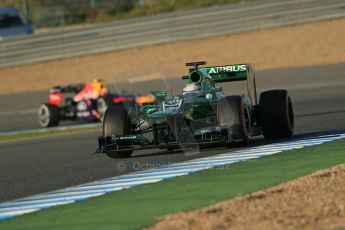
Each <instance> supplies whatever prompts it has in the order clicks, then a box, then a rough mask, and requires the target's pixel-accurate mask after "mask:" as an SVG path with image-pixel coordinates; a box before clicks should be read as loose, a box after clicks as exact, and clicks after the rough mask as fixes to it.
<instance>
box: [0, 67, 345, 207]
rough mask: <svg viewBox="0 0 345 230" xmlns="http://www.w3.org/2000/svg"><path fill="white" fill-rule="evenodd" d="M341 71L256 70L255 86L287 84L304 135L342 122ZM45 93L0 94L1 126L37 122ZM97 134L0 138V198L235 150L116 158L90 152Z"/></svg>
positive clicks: (152, 85)
mask: <svg viewBox="0 0 345 230" xmlns="http://www.w3.org/2000/svg"><path fill="white" fill-rule="evenodd" d="M344 72H345V64H337V65H324V66H317V67H306V68H291V69H276V70H268V71H260V72H257V86H258V91H259V92H261V91H263V90H267V89H279V88H286V89H288V90H289V93H290V95H291V97H292V100H293V103H294V110H295V118H296V125H295V126H296V127H295V133H296V136H305V135H310V134H313V133H318V132H324V131H330V130H336V129H344V128H345V120H344V118H345V102H344V99H345V90H344V87H345V79H344ZM164 84H165V85H168V86H169V87H171V88H173V89H174V90H177V89H181V87H182V86H183V81H181V80H178V79H176V80H169V81H167V82H164ZM143 85H146V86H145V87H143ZM162 85H163V84H162V82H159V81H151V82H148V83H140V84H136V85H130V86H128V85H127V86H126V85H117V86H116V88H121V87H123V88H126V87H128V89H129V88H131V89H132V90H137V91H139V92H140V91H142V92H145V90H153V89H161V88H162ZM164 87H166V86H164ZM232 87H235V89H231V88H232ZM236 87H238V84H231V83H224V84H223V88H224V90H225V91H226V92H229V94H231V93H232V94H235V93H237V92H239V91H238V89H236ZM46 96H47V93H46V92H37V93H30V94H18V95H12V96H10V95H4V96H0V99H1V100H0V108H2V109H3V108H4V107H5V106H4V105H6V110H2V111H1V113H0V127H1V130H0V131H13V130H20V129H29V128H37V127H38V126H37V121H36V119H37V118H36V114H35V113H33V112H31V111H34V109H35V106H37V104H39V103H41V102H42V100H44V98H45V97H46ZM42 97H43V99H42ZM12 102H13V103H12ZM14 102H16V103H14ZM6 111H7V114H6ZM16 111H17V112H16ZM19 111H24V112H22V113H19ZM9 112H13V113H11V114H10V113H9ZM30 112H31V113H30ZM99 134H100V131H96V132H85V133H78V134H68V135H57V136H49V137H41V138H36V139H29V140H21V141H13V142H7V143H0V175H1V176H0V202H1V201H7V200H11V199H15V198H20V197H25V196H28V195H33V194H37V193H42V192H47V191H51V190H55V189H59V188H64V187H67V186H72V185H77V184H81V183H86V182H90V181H94V180H98V179H104V178H108V177H113V176H117V175H121V174H126V173H129V172H133V171H137V170H143V169H147V168H148V167H160V166H161V165H166V164H169V163H172V162H180V161H185V160H189V159H194V158H199V157H204V156H209V155H215V154H219V153H224V152H231V151H233V150H232V149H225V148H217V149H208V150H203V151H201V152H200V153H194V154H190V153H188V152H186V153H184V152H174V153H165V152H160V151H157V150H145V151H138V152H135V154H134V155H133V157H132V158H130V159H121V160H114V159H110V158H107V157H106V156H105V155H101V156H99V155H94V154H93V151H94V150H95V148H96V143H97V136H98V135H99ZM262 143H265V142H264V140H263V139H262V138H257V139H255V140H253V141H252V144H251V145H260V144H262Z"/></svg>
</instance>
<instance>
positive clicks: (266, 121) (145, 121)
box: [96, 62, 294, 158]
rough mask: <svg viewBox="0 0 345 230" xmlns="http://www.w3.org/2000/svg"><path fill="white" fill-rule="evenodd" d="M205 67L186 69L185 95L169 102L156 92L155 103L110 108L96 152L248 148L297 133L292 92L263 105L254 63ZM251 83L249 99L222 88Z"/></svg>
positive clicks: (268, 97) (275, 93) (271, 96)
mask: <svg viewBox="0 0 345 230" xmlns="http://www.w3.org/2000/svg"><path fill="white" fill-rule="evenodd" d="M205 64H206V62H192V63H187V64H186V66H191V68H190V69H189V74H188V76H183V77H182V79H184V80H186V81H187V84H186V87H185V88H184V89H183V91H182V94H180V95H177V96H172V97H171V98H166V95H167V94H166V93H165V92H162V91H159V92H155V93H154V94H155V96H156V98H157V100H156V102H155V103H154V104H147V105H144V106H142V107H138V106H135V105H130V104H122V105H113V106H111V107H109V108H108V109H107V111H106V112H105V115H104V119H103V135H102V136H101V137H99V138H98V148H97V150H96V152H97V153H106V154H107V155H108V156H109V157H112V158H117V157H130V156H131V154H132V153H133V151H134V150H138V149H147V148H161V149H167V150H168V151H171V150H174V149H190V148H199V147H202V146H205V145H215V144H217V145H225V146H243V145H246V144H247V143H248V140H249V138H250V137H253V136H258V135H262V134H263V135H264V137H265V138H266V139H276V138H288V137H290V136H291V135H292V134H293V129H294V115H293V108H292V102H291V99H290V97H289V95H288V92H287V91H286V90H281V89H280V90H269V91H265V92H263V93H261V95H260V99H259V103H258V100H257V95H256V85H255V74H254V70H253V68H252V67H251V65H250V64H236V65H225V66H211V67H200V66H203V65H205ZM245 80H246V81H247V93H244V94H243V95H231V96H228V95H226V94H225V92H223V90H222V88H221V87H219V86H218V85H217V83H221V82H233V81H245ZM145 133H151V134H152V135H150V136H152V137H151V138H148V137H147V136H148V135H147V134H145Z"/></svg>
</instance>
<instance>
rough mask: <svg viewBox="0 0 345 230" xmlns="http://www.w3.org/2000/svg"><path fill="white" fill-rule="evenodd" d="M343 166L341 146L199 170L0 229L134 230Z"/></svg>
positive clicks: (8, 222)
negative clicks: (338, 165)
mask: <svg viewBox="0 0 345 230" xmlns="http://www.w3.org/2000/svg"><path fill="white" fill-rule="evenodd" d="M344 162H345V140H341V141H335V142H332V143H326V144H322V145H319V146H314V147H306V148H303V149H299V150H290V151H286V152H283V153H279V154H275V155H272V156H267V157H263V158H260V159H253V160H249V161H245V162H241V163H237V164H233V165H229V166H228V167H226V168H223V169H212V170H204V171H200V172H198V173H194V174H191V175H189V176H184V177H179V178H175V179H171V180H166V181H162V182H159V183H154V184H147V185H142V186H138V187H135V188H131V189H128V190H123V191H119V192H115V193H112V194H109V195H106V196H102V197H98V198H94V199H90V200H87V201H83V202H78V203H75V204H71V205H65V206H60V207H55V208H50V209H47V210H45V211H41V212H36V213H32V214H28V215H24V216H19V217H16V218H13V219H8V220H4V221H0V229H98V230H100V229H139V228H142V227H145V226H148V225H151V224H153V223H154V222H155V220H156V218H157V217H159V216H162V215H165V214H169V213H175V212H179V211H186V210H193V209H197V208H201V207H205V206H208V205H210V204H213V203H215V202H219V201H222V200H226V199H230V198H233V197H236V196H240V195H244V194H248V193H251V192H254V191H257V190H261V189H264V188H268V187H271V186H273V185H276V184H280V183H282V182H285V181H288V180H291V179H294V178H296V177H300V176H303V175H306V174H310V173H312V172H314V171H317V170H320V169H324V168H329V167H331V166H334V165H337V164H340V163H344Z"/></svg>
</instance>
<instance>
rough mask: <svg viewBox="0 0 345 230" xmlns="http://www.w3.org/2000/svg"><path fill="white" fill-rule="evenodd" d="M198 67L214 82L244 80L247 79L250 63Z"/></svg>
mask: <svg viewBox="0 0 345 230" xmlns="http://www.w3.org/2000/svg"><path fill="white" fill-rule="evenodd" d="M200 69H203V70H205V71H206V72H207V73H208V74H209V75H210V76H211V77H212V79H213V80H214V81H215V82H230V81H244V80H247V76H248V71H247V70H248V69H250V65H248V64H236V65H225V66H208V67H202V68H200Z"/></svg>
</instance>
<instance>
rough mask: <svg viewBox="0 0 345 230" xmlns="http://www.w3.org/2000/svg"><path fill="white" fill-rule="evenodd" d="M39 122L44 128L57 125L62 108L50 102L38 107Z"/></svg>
mask: <svg viewBox="0 0 345 230" xmlns="http://www.w3.org/2000/svg"><path fill="white" fill-rule="evenodd" d="M38 122H39V123H40V125H41V126H42V127H44V128H47V127H54V126H57V125H58V124H59V122H60V109H59V107H57V106H56V105H52V104H49V103H45V104H42V105H41V106H40V107H39V108H38Z"/></svg>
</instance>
